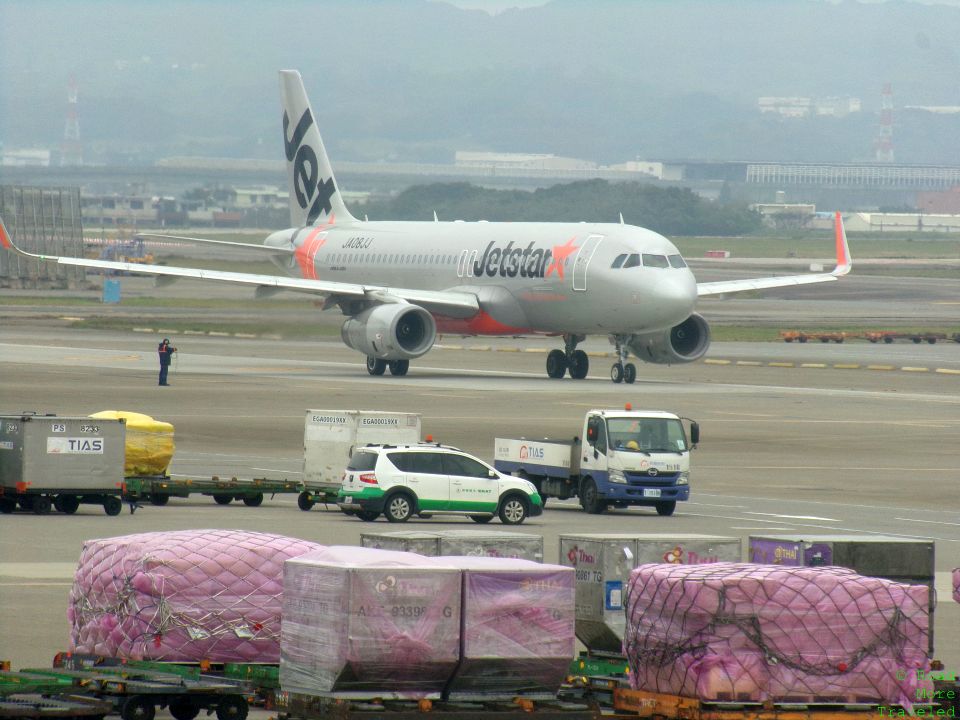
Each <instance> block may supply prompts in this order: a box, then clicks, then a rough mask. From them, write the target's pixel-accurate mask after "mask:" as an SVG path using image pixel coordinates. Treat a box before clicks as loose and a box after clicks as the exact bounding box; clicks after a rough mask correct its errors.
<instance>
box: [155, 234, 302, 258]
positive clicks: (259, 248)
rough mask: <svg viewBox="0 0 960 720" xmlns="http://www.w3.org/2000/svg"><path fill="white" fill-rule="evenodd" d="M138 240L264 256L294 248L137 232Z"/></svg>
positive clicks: (288, 252)
mask: <svg viewBox="0 0 960 720" xmlns="http://www.w3.org/2000/svg"><path fill="white" fill-rule="evenodd" d="M137 237H138V238H160V239H161V240H179V241H181V242H190V243H197V244H198V245H219V246H220V247H229V248H237V249H238V250H249V251H251V252H255V253H256V252H259V253H261V254H265V255H292V254H293V253H294V248H293V247H292V246H291V247H288V248H283V247H273V246H272V245H260V244H258V243H242V242H233V241H232V240H211V239H210V238H198V237H184V236H183V235H162V234H160V233H149V232H138V233H137Z"/></svg>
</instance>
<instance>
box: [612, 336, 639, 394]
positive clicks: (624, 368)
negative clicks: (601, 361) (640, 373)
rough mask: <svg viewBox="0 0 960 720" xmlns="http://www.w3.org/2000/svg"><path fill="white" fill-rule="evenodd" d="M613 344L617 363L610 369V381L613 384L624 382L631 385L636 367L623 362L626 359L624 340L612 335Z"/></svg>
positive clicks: (635, 377)
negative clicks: (615, 347)
mask: <svg viewBox="0 0 960 720" xmlns="http://www.w3.org/2000/svg"><path fill="white" fill-rule="evenodd" d="M613 344H614V345H616V346H617V361H616V362H615V363H614V364H613V367H612V368H610V379H611V380H613V381H614V382H615V383H622V382H625V383H627V384H628V385H631V384H633V383H634V382H635V381H636V379H637V366H636V365H634V364H633V363H631V362H628V363H625V362H624V361H625V360H626V359H627V357H628V355H627V349H626V348H625V347H624V344H625V338H624V337H623V336H621V335H614V336H613Z"/></svg>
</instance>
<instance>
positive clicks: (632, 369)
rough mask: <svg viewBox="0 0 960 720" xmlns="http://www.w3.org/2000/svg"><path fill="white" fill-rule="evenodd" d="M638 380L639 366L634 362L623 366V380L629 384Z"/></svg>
mask: <svg viewBox="0 0 960 720" xmlns="http://www.w3.org/2000/svg"><path fill="white" fill-rule="evenodd" d="M636 380H637V366H636V365H634V364H633V363H627V364H626V365H624V366H623V381H624V382H625V383H627V384H633V383H634V382H636Z"/></svg>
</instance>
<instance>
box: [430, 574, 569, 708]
mask: <svg viewBox="0 0 960 720" xmlns="http://www.w3.org/2000/svg"><path fill="white" fill-rule="evenodd" d="M439 559H441V558H438V560H439ZM442 560H443V561H444V562H446V563H450V564H452V565H454V566H456V567H457V568H459V569H460V570H462V571H463V610H462V616H463V622H462V629H461V637H462V640H461V643H462V644H461V660H460V665H459V666H458V668H457V672H456V674H455V675H454V678H453V680H452V681H451V682H450V685H449V692H450V698H451V699H457V698H462V699H467V698H468V697H471V696H474V695H480V696H506V697H507V698H510V697H512V696H513V695H517V694H525V695H532V694H545V695H548V696H550V697H553V696H555V695H556V693H557V690H558V689H559V688H560V684H561V683H562V682H563V681H564V679H565V677H566V675H567V672H568V670H569V667H570V658H572V657H573V656H574V645H575V642H576V640H575V635H574V612H573V606H574V593H575V588H574V570H573V568H568V567H562V566H560V565H543V564H540V563H536V562H532V561H529V560H521V559H513V558H487V557H472V556H471V557H455V556H454V557H444V558H442Z"/></svg>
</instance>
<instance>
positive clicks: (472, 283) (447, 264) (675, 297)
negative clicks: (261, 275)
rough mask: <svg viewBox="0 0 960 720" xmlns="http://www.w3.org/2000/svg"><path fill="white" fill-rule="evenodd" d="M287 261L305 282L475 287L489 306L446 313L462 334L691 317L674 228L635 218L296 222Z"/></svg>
mask: <svg viewBox="0 0 960 720" xmlns="http://www.w3.org/2000/svg"><path fill="white" fill-rule="evenodd" d="M291 242H292V243H293V246H294V248H295V253H294V255H293V257H292V259H291V260H290V261H289V262H288V264H287V265H286V267H285V269H286V270H287V271H288V272H290V273H291V274H293V275H299V276H301V277H304V278H308V279H316V280H329V281H338V282H344V283H357V284H364V285H373V286H382V287H416V288H421V289H424V290H455V291H462V292H470V293H473V294H475V295H476V296H477V297H478V299H479V302H480V313H479V314H478V315H475V316H474V317H472V318H466V319H454V318H446V317H444V316H442V315H439V314H438V315H437V324H438V329H440V330H441V331H447V332H463V333H465V334H491V335H500V334H504V335H515V334H520V333H531V332H533V333H551V334H554V333H569V334H629V333H643V332H650V331H656V330H665V329H667V328H670V327H672V326H674V325H676V324H678V323H681V322H683V321H684V320H685V319H686V318H687V317H689V316H690V314H691V313H692V312H693V310H694V305H695V303H696V297H697V285H696V280H695V279H694V277H693V273H691V272H690V269H689V268H688V267H686V264H685V263H684V262H683V261H682V259H681V258H680V253H679V251H678V250H677V248H676V247H675V246H674V245H673V244H672V243H671V242H670V241H669V240H667V239H666V238H665V237H663V236H662V235H659V234H657V233H655V232H653V231H651V230H646V229H644V228H640V227H636V226H633V225H620V224H612V223H611V224H586V223H499V222H497V223H494V222H460V221H457V222H399V221H396V222H393V221H380V222H361V221H352V222H349V223H345V224H335V225H330V226H320V227H305V228H293V229H289V230H284V231H280V232H277V233H274V234H272V235H271V236H270V237H269V238H267V240H266V243H267V244H268V245H273V246H277V247H287V248H289V247H290V246H291Z"/></svg>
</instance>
